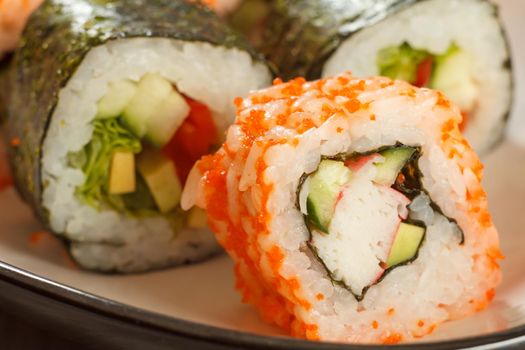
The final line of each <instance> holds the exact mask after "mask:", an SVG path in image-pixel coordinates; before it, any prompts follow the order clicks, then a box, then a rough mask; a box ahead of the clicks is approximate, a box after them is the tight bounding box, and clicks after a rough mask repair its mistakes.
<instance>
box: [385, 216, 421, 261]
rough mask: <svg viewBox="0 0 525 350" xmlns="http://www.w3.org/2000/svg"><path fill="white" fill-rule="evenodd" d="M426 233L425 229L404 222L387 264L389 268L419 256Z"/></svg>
mask: <svg viewBox="0 0 525 350" xmlns="http://www.w3.org/2000/svg"><path fill="white" fill-rule="evenodd" d="M425 231H426V229H425V228H424V227H421V226H416V225H412V224H407V223H404V222H402V223H401V224H400V225H399V229H398V230H397V233H396V237H395V239H394V244H393V245H392V249H391V250H390V254H389V256H388V259H387V262H386V265H387V268H390V267H393V266H396V265H400V264H402V263H405V262H408V261H410V260H412V259H413V258H414V257H415V256H416V255H417V252H418V250H419V246H420V245H421V242H422V241H423V237H424V236H425Z"/></svg>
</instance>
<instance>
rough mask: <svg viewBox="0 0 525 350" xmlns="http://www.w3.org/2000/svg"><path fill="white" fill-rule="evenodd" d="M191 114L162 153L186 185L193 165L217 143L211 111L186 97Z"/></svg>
mask: <svg viewBox="0 0 525 350" xmlns="http://www.w3.org/2000/svg"><path fill="white" fill-rule="evenodd" d="M186 102H187V103H188V105H189V106H190V114H189V116H188V117H187V118H186V119H185V120H184V123H182V125H181V126H180V128H179V129H178V130H177V132H176V133H175V135H174V136H173V138H172V139H171V140H170V142H169V143H168V144H167V145H166V146H164V148H163V150H162V152H163V153H164V154H165V155H167V156H168V157H170V158H171V159H172V160H173V161H174V162H175V166H176V167H177V174H178V176H179V178H180V180H181V182H182V183H183V184H184V183H185V182H186V178H187V177H188V174H189V172H190V170H191V168H192V167H193V164H195V162H196V161H197V160H199V159H200V157H202V156H203V155H205V154H208V153H209V152H210V149H211V147H212V146H213V145H214V144H215V143H216V142H217V128H216V126H215V123H214V122H213V118H212V115H211V112H210V110H209V109H208V107H206V106H205V105H204V104H202V103H200V102H197V101H195V100H192V99H190V98H188V97H186Z"/></svg>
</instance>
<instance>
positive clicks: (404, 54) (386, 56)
mask: <svg viewBox="0 0 525 350" xmlns="http://www.w3.org/2000/svg"><path fill="white" fill-rule="evenodd" d="M429 56H431V54H430V53H429V52H427V51H425V50H418V49H414V48H412V47H411V46H410V45H409V44H408V43H403V44H402V45H401V46H390V47H386V48H384V49H382V50H381V51H379V52H378V55H377V61H376V63H377V66H378V67H379V74H380V75H382V76H385V77H389V78H391V79H399V80H404V81H407V82H409V83H413V82H414V81H415V80H416V73H417V68H418V66H419V64H420V63H421V62H422V61H423V60H424V59H425V58H427V57H429Z"/></svg>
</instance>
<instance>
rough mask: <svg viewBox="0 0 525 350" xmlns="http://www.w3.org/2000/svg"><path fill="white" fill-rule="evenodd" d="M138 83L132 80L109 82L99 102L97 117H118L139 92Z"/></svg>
mask: <svg viewBox="0 0 525 350" xmlns="http://www.w3.org/2000/svg"><path fill="white" fill-rule="evenodd" d="M137 90H138V88H137V84H135V83H134V82H132V81H131V80H127V79H124V80H120V81H117V82H113V83H109V85H108V91H107V92H106V95H105V96H104V97H102V98H101V99H100V100H99V101H98V103H97V116H96V117H97V118H99V119H104V118H116V117H118V116H119V115H121V114H122V112H124V109H125V108H126V106H127V105H128V103H129V102H130V101H131V99H132V98H133V97H134V96H135V94H136V93H137Z"/></svg>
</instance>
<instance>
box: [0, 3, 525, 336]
mask: <svg viewBox="0 0 525 350" xmlns="http://www.w3.org/2000/svg"><path fill="white" fill-rule="evenodd" d="M498 3H500V4H501V5H502V16H503V18H504V20H505V22H506V27H507V30H508V32H509V33H510V36H511V42H512V46H513V49H514V50H513V54H514V68H515V72H516V87H517V89H516V91H517V94H516V103H515V108H514V113H513V117H512V118H511V121H510V126H511V127H510V128H509V141H507V142H505V143H504V144H503V145H502V146H501V147H500V148H499V149H498V150H497V151H496V152H494V153H492V154H491V155H490V156H489V157H488V158H487V159H486V160H485V161H486V162H485V165H486V173H485V174H486V175H485V180H484V184H485V187H486V189H487V192H488V195H489V203H490V208H491V212H492V214H493V216H494V220H495V223H496V225H497V227H498V229H499V232H500V238H501V245H502V250H503V253H504V254H505V256H506V259H505V260H504V261H503V263H502V269H503V276H504V279H503V283H502V284H501V286H500V287H499V288H498V289H497V295H496V298H495V300H494V302H493V303H492V304H491V305H490V307H489V308H488V309H487V310H485V311H483V312H481V313H478V314H476V315H475V316H472V317H470V318H467V319H464V320H460V321H454V322H449V323H446V324H444V325H442V326H441V327H438V329H437V330H436V331H435V332H434V333H433V334H431V335H430V336H428V337H425V338H424V341H425V342H427V341H432V342H433V341H442V340H453V339H458V338H465V337H479V336H482V335H486V334H489V333H494V332H502V331H506V330H509V329H511V328H513V327H519V326H524V325H525V274H524V273H523V268H524V267H525V232H524V230H523V228H524V227H525V204H524V201H525V136H524V135H525V93H524V83H525V57H524V56H525V44H524V42H523V34H525V29H524V28H525V26H524V24H523V23H521V22H522V20H523V18H524V17H525V1H523V0H499V1H498ZM520 145H521V146H520ZM0 208H1V210H0V257H1V258H0V260H2V261H3V262H5V263H8V264H11V265H13V266H16V267H17V268H20V269H24V270H27V271H29V272H31V273H32V274H35V275H37V276H41V277H43V278H46V279H49V280H52V281H55V282H57V283H59V284H61V285H64V286H69V287H72V288H75V289H78V290H80V291H83V292H86V293H90V294H93V295H96V296H100V297H103V298H105V299H109V300H112V301H115V302H118V303H122V304H125V305H129V306H134V307H136V308H139V309H140V310H143V311H150V312H154V313H157V314H161V315H166V316H169V317H174V318H177V319H182V320H187V321H191V322H195V323H197V324H203V325H209V326H214V327H219V328H222V329H230V330H235V331H240V332H248V333H254V334H258V335H277V336H284V334H283V333H282V331H281V330H280V329H278V328H276V327H273V326H270V325H267V324H265V323H263V322H262V321H261V320H260V319H259V318H258V316H257V313H256V312H255V311H254V310H253V309H252V308H251V307H248V306H246V305H243V304H241V303H240V298H239V295H238V294H237V293H236V292H235V290H234V287H233V285H234V280H233V276H232V264H231V262H230V261H229V260H228V258H227V257H226V256H224V255H222V256H219V257H217V258H215V259H212V260H209V261H207V262H204V263H201V264H196V265H192V266H185V267H181V268H176V269H169V270H164V271H156V272H151V273H147V274H140V275H126V276H118V275H102V274H95V273H90V272H86V271H83V270H79V269H78V268H76V267H75V266H74V264H73V263H72V262H71V260H70V259H69V257H68V255H67V253H66V251H65V248H64V247H63V245H62V244H61V242H60V241H58V240H57V239H56V238H54V237H52V236H50V235H45V234H36V235H35V232H39V231H41V230H42V228H41V227H40V225H39V224H38V222H37V221H35V219H34V218H33V216H32V213H31V211H30V210H29V208H28V207H26V206H25V205H24V204H23V203H22V202H21V201H20V200H19V199H18V197H17V196H16V194H15V192H14V191H13V190H12V189H9V190H6V191H3V192H0ZM520 332H522V333H521V334H522V335H523V336H524V337H525V327H523V328H522V330H521V331H520ZM516 334H517V335H519V332H518V333H516ZM524 346H525V345H524Z"/></svg>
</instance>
